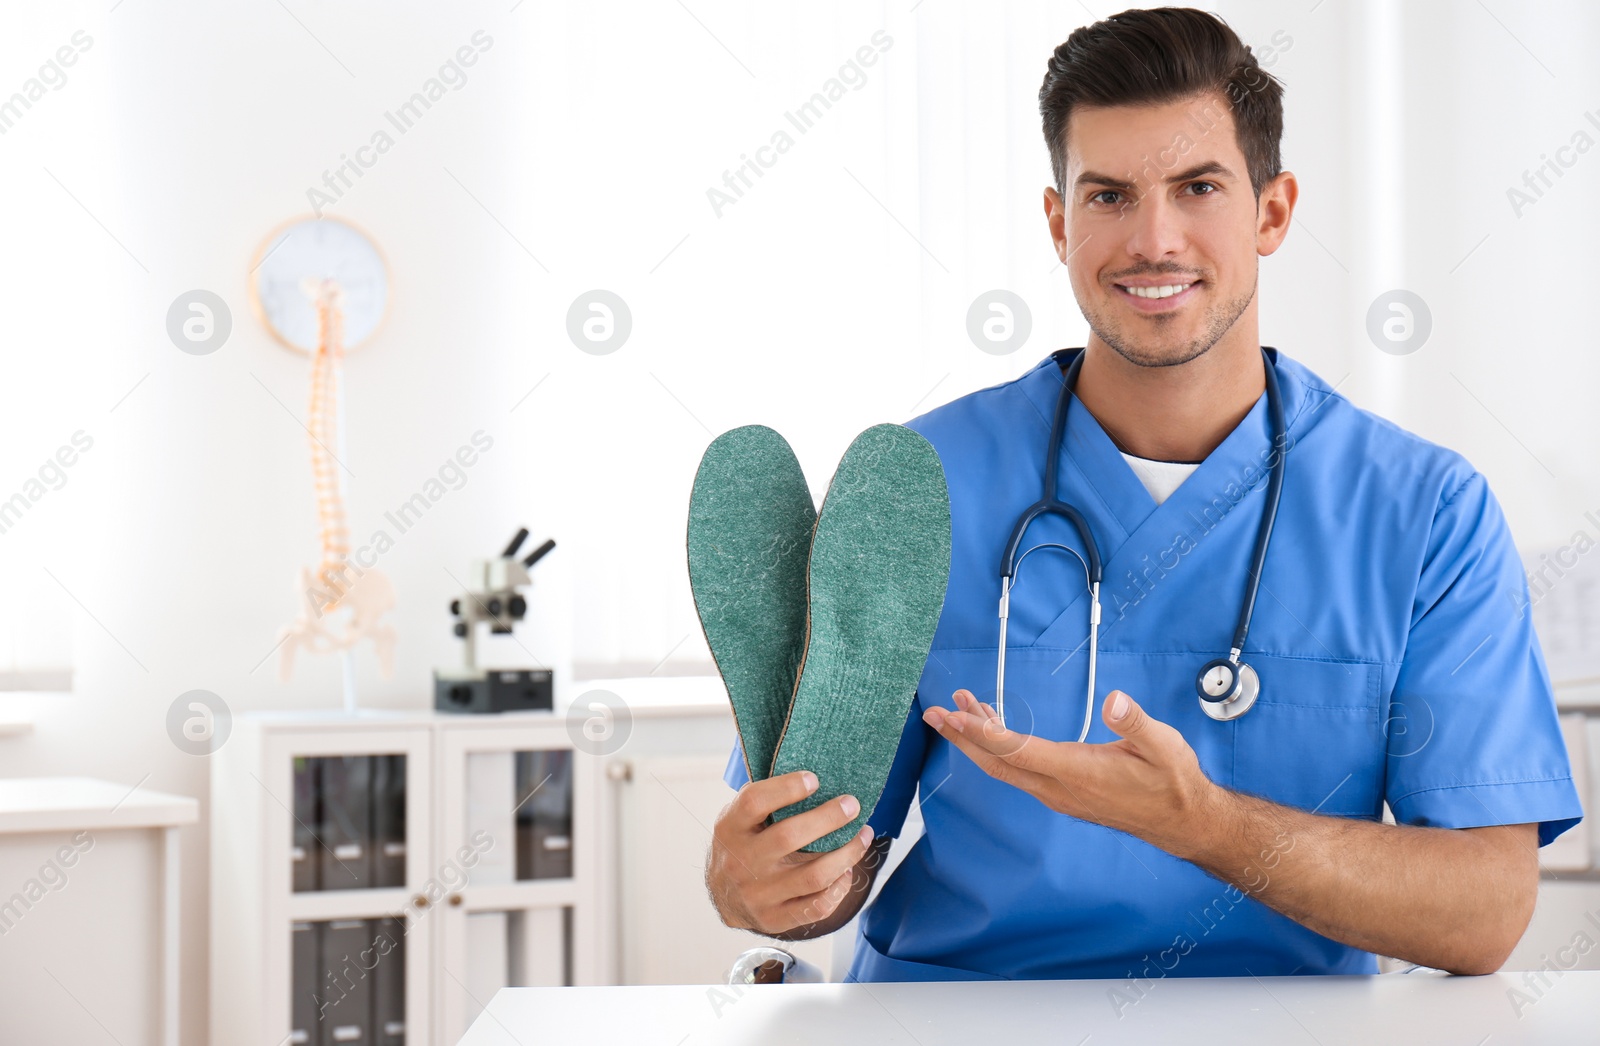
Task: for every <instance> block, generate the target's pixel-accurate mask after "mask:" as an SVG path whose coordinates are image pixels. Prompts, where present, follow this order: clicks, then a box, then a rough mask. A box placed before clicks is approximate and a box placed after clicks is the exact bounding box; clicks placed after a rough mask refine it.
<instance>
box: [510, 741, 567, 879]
mask: <svg viewBox="0 0 1600 1046" xmlns="http://www.w3.org/2000/svg"><path fill="white" fill-rule="evenodd" d="M516 756H517V796H518V798H519V799H520V800H522V801H521V805H519V806H518V807H517V824H516V833H517V878H518V879H519V880H522V879H567V878H570V877H571V876H572V751H571V750H570V749H554V750H548V751H535V752H518V753H517V754H516Z"/></svg>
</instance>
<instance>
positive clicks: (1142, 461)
mask: <svg viewBox="0 0 1600 1046" xmlns="http://www.w3.org/2000/svg"><path fill="white" fill-rule="evenodd" d="M1122 460H1123V461H1126V462H1127V463H1128V466H1129V467H1130V468H1132V469H1133V474H1134V475H1135V476H1138V477H1139V482H1140V483H1143V484H1144V489H1146V490H1148V491H1149V492H1150V496H1151V497H1152V498H1155V500H1156V504H1157V505H1159V504H1161V503H1162V502H1163V501H1165V500H1167V497H1168V496H1169V495H1171V493H1172V492H1173V491H1174V490H1177V489H1178V487H1179V486H1180V485H1181V484H1182V483H1183V481H1184V480H1186V479H1188V478H1189V473H1191V472H1193V471H1194V470H1195V469H1197V468H1199V467H1200V463H1199V462H1197V461H1153V460H1151V459H1150V458H1136V457H1134V456H1133V455H1132V454H1123V455H1122Z"/></svg>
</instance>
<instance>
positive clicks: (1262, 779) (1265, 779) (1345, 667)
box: [1218, 653, 1391, 820]
mask: <svg viewBox="0 0 1600 1046" xmlns="http://www.w3.org/2000/svg"><path fill="white" fill-rule="evenodd" d="M1245 661H1247V662H1248V663H1249V664H1250V665H1251V666H1252V667H1253V668H1255V670H1256V672H1257V673H1258V674H1259V675H1260V677H1261V696H1260V697H1259V698H1258V699H1257V700H1256V704H1255V707H1254V708H1252V709H1250V711H1249V712H1247V713H1246V714H1245V715H1243V716H1241V717H1240V718H1238V719H1236V720H1233V721H1232V726H1233V729H1234V737H1233V760H1232V763H1233V766H1232V774H1231V780H1230V781H1228V782H1226V783H1228V784H1229V785H1230V786H1231V787H1233V788H1234V789H1236V790H1238V791H1241V792H1249V793H1251V794H1252V795H1258V796H1261V797H1262V798H1265V799H1270V800H1272V801H1273V802H1276V803H1282V804H1284V805H1286V806H1295V807H1299V808H1300V809H1302V810H1308V811H1315V812H1316V813H1319V814H1328V815H1333V816H1340V817H1360V818H1366V819H1370V820H1377V819H1378V818H1379V817H1380V816H1381V815H1382V810H1383V795H1384V774H1385V755H1386V752H1387V749H1388V747H1390V741H1391V739H1388V738H1386V736H1385V729H1384V721H1383V711H1382V704H1381V702H1380V697H1379V691H1380V685H1381V682H1382V672H1381V666H1379V665H1377V664H1373V663H1371V662H1361V661H1341V660H1334V659H1327V660H1321V659H1313V658H1291V657H1274V656H1269V655H1266V654H1259V653H1257V654H1251V653H1246V655H1245ZM1218 725H1221V724H1218Z"/></svg>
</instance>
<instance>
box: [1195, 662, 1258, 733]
mask: <svg viewBox="0 0 1600 1046" xmlns="http://www.w3.org/2000/svg"><path fill="white" fill-rule="evenodd" d="M1195 691H1196V692H1197V693H1198V694H1199V695H1200V708H1201V710H1202V711H1203V712H1205V714H1206V715H1208V716H1210V717H1211V718H1212V719H1216V720H1221V721H1224V722H1226V721H1227V720H1229V719H1238V718H1239V717H1240V716H1242V715H1244V714H1245V713H1246V712H1248V711H1250V708H1251V706H1253V705H1254V704H1255V703H1256V698H1257V697H1258V696H1260V694H1261V677H1260V676H1257V675H1256V670H1255V669H1253V668H1251V667H1250V666H1249V665H1247V664H1244V663H1242V662H1237V661H1234V660H1232V659H1230V658H1226V657H1219V658H1217V659H1216V660H1215V661H1208V662H1206V665H1205V667H1204V668H1202V669H1200V675H1199V677H1198V678H1197V679H1196V680H1195Z"/></svg>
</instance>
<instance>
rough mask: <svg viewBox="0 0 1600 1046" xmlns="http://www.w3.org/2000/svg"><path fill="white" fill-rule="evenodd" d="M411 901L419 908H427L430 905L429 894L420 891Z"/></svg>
mask: <svg viewBox="0 0 1600 1046" xmlns="http://www.w3.org/2000/svg"><path fill="white" fill-rule="evenodd" d="M411 903H412V904H415V905H416V906H417V907H418V908H426V907H428V895H427V894H425V893H419V894H417V896H416V898H415V899H414V900H413V901H412V902H411Z"/></svg>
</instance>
